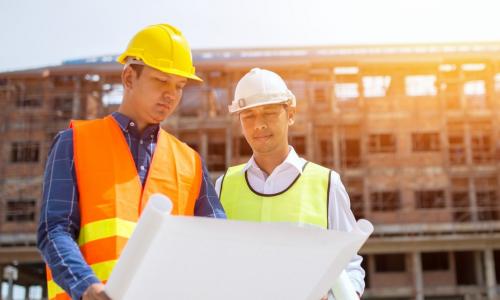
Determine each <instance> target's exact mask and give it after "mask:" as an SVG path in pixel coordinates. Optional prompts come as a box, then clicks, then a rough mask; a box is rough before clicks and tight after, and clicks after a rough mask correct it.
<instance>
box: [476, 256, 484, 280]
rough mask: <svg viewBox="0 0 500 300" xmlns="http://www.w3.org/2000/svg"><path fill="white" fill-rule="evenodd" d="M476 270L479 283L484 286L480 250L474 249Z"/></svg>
mask: <svg viewBox="0 0 500 300" xmlns="http://www.w3.org/2000/svg"><path fill="white" fill-rule="evenodd" d="M474 271H475V273H476V282H477V285H478V286H481V287H482V286H484V273H483V272H484V271H483V262H482V261H481V252H480V251H474Z"/></svg>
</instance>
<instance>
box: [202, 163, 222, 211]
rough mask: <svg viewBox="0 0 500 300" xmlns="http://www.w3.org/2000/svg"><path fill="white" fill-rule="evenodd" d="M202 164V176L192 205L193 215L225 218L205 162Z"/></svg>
mask: <svg viewBox="0 0 500 300" xmlns="http://www.w3.org/2000/svg"><path fill="white" fill-rule="evenodd" d="M202 165H203V176H202V180H201V187H200V194H199V195H198V199H197V200H196V204H195V207H194V214H195V216H200V217H210V218H217V219H225V218H226V213H225V212H224V209H223V208H222V205H221V203H220V201H219V197H218V196H217V194H216V193H215V188H214V184H213V183H212V180H211V179H210V176H209V174H208V170H207V167H206V165H205V162H202Z"/></svg>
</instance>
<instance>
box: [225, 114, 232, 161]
mask: <svg viewBox="0 0 500 300" xmlns="http://www.w3.org/2000/svg"><path fill="white" fill-rule="evenodd" d="M232 160H233V127H232V126H231V123H229V124H227V127H226V168H225V169H227V168H229V167H230V166H231V164H232Z"/></svg>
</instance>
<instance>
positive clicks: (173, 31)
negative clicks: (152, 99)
mask: <svg viewBox="0 0 500 300" xmlns="http://www.w3.org/2000/svg"><path fill="white" fill-rule="evenodd" d="M128 58H133V59H136V60H140V61H142V62H143V63H144V64H146V65H148V66H150V67H152V68H155V69H157V70H160V71H162V72H164V73H168V74H174V75H178V76H181V77H185V78H190V79H194V80H198V81H203V80H202V79H201V78H200V77H198V76H196V74H195V68H194V66H193V59H192V57H191V48H189V44H188V42H187V40H186V38H185V37H184V35H182V32H181V31H180V30H179V29H177V28H175V27H174V26H172V25H169V24H157V25H151V26H148V27H146V28H144V29H142V30H141V31H139V32H138V33H136V35H135V36H134V37H133V38H132V40H130V42H129V44H128V46H127V50H125V52H123V54H122V55H120V56H119V57H118V62H119V63H121V64H125V63H126V62H127V59H128Z"/></svg>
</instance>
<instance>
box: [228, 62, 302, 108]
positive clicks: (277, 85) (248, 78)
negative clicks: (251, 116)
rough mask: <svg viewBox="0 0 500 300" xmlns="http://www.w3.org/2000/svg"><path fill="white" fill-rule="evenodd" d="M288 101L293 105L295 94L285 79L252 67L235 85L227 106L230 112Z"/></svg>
mask: <svg viewBox="0 0 500 300" xmlns="http://www.w3.org/2000/svg"><path fill="white" fill-rule="evenodd" d="M287 102H289V103H290V106H292V107H295V105H296V100H295V95H294V94H293V93H292V92H291V91H290V90H289V89H288V88H287V87H286V84H285V81H283V79H281V77H280V76H279V75H278V74H276V73H274V72H271V71H268V70H264V69H259V68H254V69H252V70H250V72H248V73H247V74H245V76H243V78H241V79H240V81H239V82H238V84H237V85H236V90H235V92H234V100H233V102H232V103H231V105H229V106H228V108H229V112H230V113H236V112H239V111H242V110H244V109H247V108H252V107H256V106H260V105H266V104H279V103H287Z"/></svg>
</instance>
